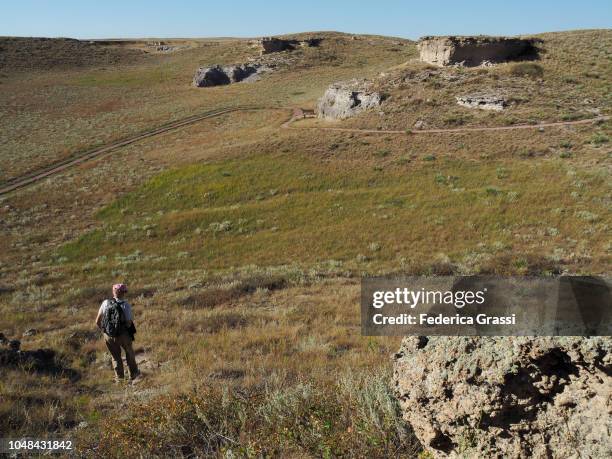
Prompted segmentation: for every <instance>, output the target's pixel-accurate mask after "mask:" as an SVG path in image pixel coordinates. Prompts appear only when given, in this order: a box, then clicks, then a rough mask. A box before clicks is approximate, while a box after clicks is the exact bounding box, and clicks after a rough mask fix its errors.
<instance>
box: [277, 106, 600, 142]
mask: <svg viewBox="0 0 612 459" xmlns="http://www.w3.org/2000/svg"><path fill="white" fill-rule="evenodd" d="M305 118H311V116H308V115H306V114H305V113H304V111H303V110H302V109H301V108H296V109H294V110H293V115H292V117H291V118H290V119H289V120H288V121H286V122H285V123H283V125H282V127H283V128H286V129H317V130H325V131H338V132H357V133H363V134H385V135H386V134H404V135H412V134H446V133H453V132H486V131H513V130H517V129H539V128H545V127H555V126H571V125H576V124H589V123H596V122H598V121H606V120H608V119H610V117H609V116H598V117H596V118H589V119H586V120H577V121H556V122H552V123H539V124H514V125H511V126H475V127H465V128H449V129H419V130H410V129H408V130H406V129H404V130H393V129H386V130H385V129H361V128H341V127H333V126H300V127H297V126H292V124H293V123H294V122H295V121H298V120H301V119H305Z"/></svg>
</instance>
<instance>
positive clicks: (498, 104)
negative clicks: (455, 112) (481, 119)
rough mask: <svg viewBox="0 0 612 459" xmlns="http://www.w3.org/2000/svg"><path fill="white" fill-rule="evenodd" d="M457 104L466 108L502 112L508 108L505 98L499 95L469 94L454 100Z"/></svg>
mask: <svg viewBox="0 0 612 459" xmlns="http://www.w3.org/2000/svg"><path fill="white" fill-rule="evenodd" d="M456 99H457V103H458V104H459V105H461V106H463V107H467V108H479V109H481V110H495V111H502V110H503V109H504V108H506V107H507V106H508V100H507V99H506V97H504V96H502V95H499V94H470V95H467V96H459V97H457V98H456Z"/></svg>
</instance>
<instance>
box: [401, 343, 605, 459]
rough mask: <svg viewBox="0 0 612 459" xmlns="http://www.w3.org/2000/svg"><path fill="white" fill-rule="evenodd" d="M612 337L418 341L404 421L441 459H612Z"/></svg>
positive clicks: (410, 360)
mask: <svg viewBox="0 0 612 459" xmlns="http://www.w3.org/2000/svg"><path fill="white" fill-rule="evenodd" d="M611 347H612V340H611V338H609V337H593V338H581V337H555V338H530V337H430V338H426V337H410V338H405V339H404V340H403V342H402V345H401V348H400V351H399V352H398V353H397V354H396V355H395V362H394V376H393V379H394V384H395V390H396V392H397V396H398V397H399V400H400V405H401V408H402V411H403V414H404V418H405V419H406V420H407V421H408V422H410V424H411V425H412V427H413V429H414V431H415V433H416V435H417V437H418V438H419V440H420V441H421V443H422V444H423V446H424V447H425V448H427V449H428V450H429V451H430V452H432V453H433V454H434V456H435V457H444V458H445V457H500V458H501V457H504V458H506V457H511V458H522V457H535V458H570V457H576V458H577V457H612V439H611V437H610V432H611V431H612V417H611V416H610V412H611V410H612V402H611V396H612V393H611V392H612V377H611V376H610V375H611V372H612V357H611V356H610V348H611Z"/></svg>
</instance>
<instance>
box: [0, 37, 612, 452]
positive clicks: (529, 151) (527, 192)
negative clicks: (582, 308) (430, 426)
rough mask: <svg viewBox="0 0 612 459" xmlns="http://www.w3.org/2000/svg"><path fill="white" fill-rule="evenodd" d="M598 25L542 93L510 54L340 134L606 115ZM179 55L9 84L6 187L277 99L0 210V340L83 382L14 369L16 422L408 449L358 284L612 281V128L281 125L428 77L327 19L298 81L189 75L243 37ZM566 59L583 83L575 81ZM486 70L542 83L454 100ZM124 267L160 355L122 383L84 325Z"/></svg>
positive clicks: (550, 72) (415, 92) (60, 428)
mask: <svg viewBox="0 0 612 459" xmlns="http://www.w3.org/2000/svg"><path fill="white" fill-rule="evenodd" d="M594 37H599V38H598V40H599V42H602V43H603V42H606V40H609V31H590V32H580V33H578V32H577V33H567V34H558V35H557V34H555V35H550V36H548V35H546V36H544V38H545V40H546V41H545V43H546V45H545V46H546V47H547V50H548V51H549V52H548V53H547V54H546V57H545V59H543V60H542V62H541V65H542V66H543V68H544V76H545V77H544V83H543V85H540V86H538V84H537V83H536V82H533V81H531V80H529V81H527V80H525V81H523V80H520V81H519V80H513V79H512V78H513V77H511V76H510V73H509V72H508V70H509V69H508V66H499V67H496V68H494V69H487V70H486V72H480V73H479V71H478V70H469V71H465V73H466V75H467V79H466V80H464V81H463V83H465V85H464V86H453V85H452V84H451V83H447V82H444V83H441V84H442V85H443V86H442V87H439V88H437V87H435V85H434V86H430V85H428V84H425V85H420V84H416V85H408V86H407V87H402V86H401V85H400V86H397V87H393V88H390V90H391V89H392V92H391V95H392V97H391V98H390V99H389V100H388V105H383V111H384V112H385V113H386V114H385V115H384V116H381V115H379V114H377V113H366V114H364V115H363V116H360V117H358V118H356V119H353V120H347V121H346V122H343V123H341V124H342V125H343V126H357V127H358V126H367V127H373V128H377V127H382V128H386V127H396V128H400V129H404V128H406V127H411V125H412V123H413V122H414V120H416V119H418V118H421V117H424V118H426V119H427V120H428V122H429V123H430V124H431V125H432V126H438V125H440V126H445V125H447V124H448V122H449V119H450V118H451V117H456V116H457V115H458V114H459V115H461V116H469V117H470V118H469V119H466V120H465V122H466V123H467V124H491V125H499V124H505V123H506V122H509V120H508V119H506V118H508V117H510V116H512V117H515V118H516V119H515V120H514V121H513V122H528V121H529V120H530V119H532V118H537V119H549V118H550V119H553V118H554V119H558V118H557V115H558V117H559V118H561V117H562V116H563V115H564V114H566V113H569V112H571V110H569V108H570V106H569V105H567V104H569V103H570V102H571V101H570V98H571V99H572V100H579V99H578V98H579V97H584V98H590V99H592V100H593V101H594V102H593V104H594V105H596V106H597V107H600V108H601V112H602V113H608V111H609V108H610V107H609V95H608V94H606V93H605V88H607V87H608V86H609V72H607V71H606V68H607V67H606V66H607V65H609V62H608V61H605V60H603V59H600V58H601V54H602V52H603V51H602V50H601V49H599V48H598V46H599V45H598V46H590V45H589V42H590V41H593V38H594ZM602 40H603V41H602ZM191 45H193V47H192V48H190V49H188V50H184V51H180V52H177V53H175V54H169V55H154V56H148V57H146V58H144V60H143V61H139V62H136V63H132V64H129V65H126V64H120V65H118V66H114V67H106V68H104V69H101V68H99V67H95V66H94V67H86V68H80V69H71V68H68V69H56V70H53V71H50V72H41V73H39V74H37V75H36V76H34V77H33V78H32V79H31V80H30V81H28V82H27V84H26V82H24V81H23V80H22V79H21V77H20V75H16V74H15V75H12V74H9V75H6V76H4V77H3V79H2V85H1V86H0V88H1V89H2V90H1V91H0V107H2V108H1V110H2V111H3V112H2V114H3V115H5V116H1V117H0V120H1V121H0V129H1V130H2V133H3V136H2V142H3V143H2V144H1V147H0V148H2V156H1V157H0V167H1V169H2V176H1V177H0V181H4V180H7V179H8V178H10V177H14V176H16V175H18V174H20V173H23V172H25V171H28V170H32V169H36V168H38V167H40V166H42V165H45V164H48V163H49V162H52V161H55V160H57V159H59V158H62V157H65V156H67V155H70V154H73V153H74V152H75V151H77V150H79V149H81V148H87V147H91V146H92V145H93V144H95V143H97V142H104V141H108V140H110V139H114V138H117V137H122V136H124V135H127V134H129V133H131V132H135V131H140V130H143V129H147V128H150V127H152V126H155V125H157V124H160V123H162V122H166V121H168V120H170V119H176V118H180V117H182V116H186V115H190V114H192V113H193V112H195V111H201V110H203V109H210V108H214V107H218V106H227V105H232V104H233V105H242V104H254V105H260V106H265V107H269V108H274V109H273V110H259V111H252V112H240V113H232V114H227V115H224V116H223V117H219V118H216V119H211V120H207V121H205V122H202V123H200V124H197V125H192V126H189V127H186V128H183V129H180V130H178V131H175V132H172V133H169V134H167V135H164V136H160V137H156V138H150V139H147V140H145V141H143V142H141V143H138V144H133V145H130V146H128V147H126V148H124V149H121V150H119V151H116V152H114V153H112V155H109V156H107V157H103V158H99V159H97V160H95V161H92V162H91V163H87V164H84V165H82V166H79V167H77V168H75V169H73V170H71V171H69V172H67V173H65V174H62V175H60V176H57V177H54V178H52V179H49V180H46V181H43V182H40V183H38V184H36V185H34V186H32V187H30V188H26V189H23V190H21V191H19V192H16V193H14V194H11V195H9V196H7V197H4V198H2V199H1V202H0V212H1V214H0V216H1V219H0V229H1V231H2V233H3V237H2V238H0V252H1V255H0V276H1V280H0V311H2V314H0V331H2V332H3V333H5V335H7V336H9V337H21V335H22V334H23V332H24V331H25V330H26V329H28V328H36V329H38V331H39V332H38V334H36V335H33V336H27V337H23V338H22V341H23V347H24V349H36V348H40V347H49V348H52V349H54V350H56V351H57V360H56V364H57V366H58V367H61V368H67V369H72V370H75V371H76V372H77V373H78V379H74V380H72V381H71V379H70V377H69V376H70V374H68V373H64V374H62V373H61V372H60V373H55V374H50V373H42V374H37V373H31V372H28V371H25V370H24V369H20V368H11V369H8V368H3V369H2V370H3V371H4V373H3V379H2V380H1V382H0V398H1V402H0V419H2V421H0V422H1V424H0V430H2V431H3V432H7V433H8V434H10V435H22V434H28V435H43V434H47V433H49V432H52V431H53V432H54V433H55V434H56V435H60V436H76V437H78V442H79V443H78V444H80V445H81V446H80V447H81V448H82V449H81V453H82V454H87V455H91V456H100V455H104V456H117V457H119V456H122V455H125V454H127V455H130V456H138V455H140V454H145V455H159V456H168V455H181V454H183V455H187V454H192V453H195V454H219V455H220V454H222V453H223V452H228V451H229V450H231V451H232V452H233V453H235V454H238V455H246V456H248V455H251V456H255V455H258V454H268V455H283V456H291V455H293V456H304V455H310V456H326V455H340V454H345V455H357V456H376V455H381V456H388V455H403V456H414V455H415V454H416V450H417V449H418V444H417V443H416V441H415V440H414V438H412V436H411V434H410V432H409V428H408V427H407V426H405V425H403V424H402V423H401V421H400V420H399V418H398V414H397V407H396V405H395V404H394V401H393V397H392V394H391V393H390V391H389V390H388V387H387V386H386V383H385V382H386V380H387V378H388V375H389V368H390V355H391V354H392V353H393V352H394V351H395V349H396V348H397V347H398V340H397V339H396V338H367V337H362V336H361V335H360V330H359V310H358V294H359V288H358V285H359V284H358V278H359V276H360V275H363V274H372V273H383V272H397V271H404V272H410V273H421V274H427V273H440V272H449V271H450V272H464V273H471V272H498V273H518V274H545V275H547V274H551V273H555V272H559V271H564V272H580V273H600V274H606V273H609V267H610V251H611V249H612V247H611V246H610V243H609V237H608V236H607V235H608V233H609V226H610V223H611V222H610V219H611V214H610V208H609V198H610V180H609V167H610V149H609V136H610V125H609V123H603V124H599V125H581V126H572V127H559V128H549V129H546V130H544V132H539V131H538V130H534V131H516V132H506V131H504V132H486V133H478V134H476V133H461V134H436V135H431V136H425V135H418V136H416V135H415V136H411V135H388V136H386V135H360V134H354V133H353V134H351V133H336V132H327V131H320V132H319V131H317V132H313V131H308V130H286V129H280V125H281V124H282V123H283V122H284V121H285V120H286V119H287V118H288V117H289V116H290V110H288V108H289V107H292V106H303V107H306V108H308V107H312V106H313V105H314V103H315V100H316V98H317V97H318V96H320V95H321V94H322V92H323V91H324V89H325V88H326V86H327V85H328V84H329V83H331V82H333V81H335V80H338V79H346V78H349V77H354V76H368V77H374V76H376V75H377V74H378V73H379V72H380V71H384V70H386V69H389V68H392V67H394V68H395V70H392V71H391V73H392V74H395V73H393V72H399V73H400V74H404V73H405V72H412V71H416V72H420V71H422V70H426V69H423V66H422V65H420V64H416V63H414V62H409V63H408V64H406V65H402V64H404V63H406V62H407V61H409V60H410V59H412V58H414V57H415V56H416V50H415V47H414V44H413V43H411V42H407V41H402V40H395V39H389V38H382V37H359V39H357V40H351V39H350V38H349V37H346V36H342V35H338V34H330V35H328V38H327V40H324V42H323V44H322V47H321V48H320V49H310V50H304V51H300V52H301V53H302V54H301V55H299V59H298V64H297V65H296V67H295V68H294V69H292V70H283V71H279V72H278V73H275V74H272V75H270V76H269V77H266V78H265V79H262V80H261V81H260V82H257V83H254V84H238V85H233V86H228V87H223V88H211V89H195V88H191V87H189V82H190V80H191V76H192V73H193V71H194V70H195V68H196V67H197V66H198V65H200V64H206V63H216V62H219V63H230V62H236V61H240V60H243V59H245V58H246V57H247V56H249V55H252V54H253V52H254V51H253V50H252V49H250V48H249V47H248V45H247V43H246V42H245V41H232V42H225V41H221V40H217V41H212V42H196V43H192V44H191ZM576 55H580V56H581V58H580V59H579V60H578V61H577V62H578V64H577V65H576V66H575V67H574V68H572V75H573V76H571V78H578V79H579V80H580V82H579V83H572V82H569V81H566V80H563V74H564V72H565V70H564V69H565V66H567V61H568V59H569V60H572V59H574V57H575V56H576ZM593 61H595V65H591V62H593ZM398 66H400V68H398ZM457 72H462V71H461V70H458V71H457ZM592 72H597V73H598V75H599V77H598V78H594V77H588V76H586V73H592ZM574 74H575V75H574ZM494 75H498V76H499V80H496V79H495V76H494ZM436 78H437V77H436ZM444 81H445V80H444ZM493 81H500V82H502V83H504V84H510V83H512V84H515V85H517V87H519V88H521V90H525V91H531V90H535V89H536V88H541V92H539V93H538V92H536V95H535V96H534V97H533V98H532V99H531V100H530V102H525V104H524V105H522V106H521V107H520V108H519V109H518V110H516V111H514V112H508V114H501V115H488V114H484V113H473V112H469V114H468V115H466V112H463V111H462V110H463V109H461V110H459V108H458V107H457V108H455V106H454V105H453V104H454V102H448V100H447V98H451V96H453V95H454V92H455V91H463V90H472V89H475V88H478V87H479V86H480V85H481V84H486V85H488V84H489V83H491V82H493ZM587 82H588V84H587ZM463 83H461V84H463ZM567 85H571V87H572V88H573V89H572V90H571V92H570V93H568V92H567V91H564V88H565V89H567V87H569V86H567ZM556 92H558V93H559V95H558V97H557V95H556ZM431 96H433V97H436V98H438V99H440V104H439V105H437V106H435V107H434V106H429V105H428V104H427V103H426V100H427V98H428V97H431ZM404 99H405V100H404ZM413 99H414V100H413ZM416 99H423V100H422V103H416V102H415V100H416ZM404 103H405V104H407V105H405V106H403V105H402V104H404ZM555 104H557V105H559V107H560V108H556V105H555ZM460 112H461V113H460ZM540 115H541V116H540ZM453 122H455V121H453ZM309 123H312V122H309ZM314 124H316V122H314ZM227 222H229V223H227ZM119 280H121V281H126V282H128V284H129V286H130V288H131V293H130V299H131V300H132V302H133V303H134V307H135V312H136V323H137V326H138V328H139V332H138V335H137V341H136V347H137V348H138V350H139V359H142V358H144V359H146V360H147V362H146V363H144V362H143V364H142V366H143V369H144V371H145V378H144V379H143V381H142V382H141V383H139V384H138V385H135V386H126V387H123V386H120V387H115V386H112V385H111V384H110V381H111V370H110V367H109V366H108V364H107V361H106V355H105V352H104V347H103V344H102V343H101V341H100V340H99V339H98V337H97V336H95V334H91V331H92V322H93V318H94V316H95V312H96V309H97V307H98V305H99V302H100V301H101V300H102V299H103V298H104V297H105V296H107V295H108V287H109V285H110V284H112V283H113V282H114V281H119ZM5 370H6V371H5ZM135 419H139V420H140V421H141V422H135V421H134V420H135ZM83 421H84V422H86V423H87V425H86V426H85V425H84V424H82V425H81V427H80V428H78V426H79V423H81V422H83ZM207 423H208V424H207ZM207 425H208V426H215V429H213V430H214V432H211V431H209V430H207V428H208V427H206V426H207ZM101 431H102V432H103V433H102V434H101V433H100V432H101ZM224 437H225V438H224ZM185 448H186V449H185Z"/></svg>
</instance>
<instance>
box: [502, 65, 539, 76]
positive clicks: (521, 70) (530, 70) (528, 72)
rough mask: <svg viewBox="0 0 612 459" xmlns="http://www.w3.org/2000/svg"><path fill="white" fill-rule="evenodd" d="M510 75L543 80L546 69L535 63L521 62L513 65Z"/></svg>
mask: <svg viewBox="0 0 612 459" xmlns="http://www.w3.org/2000/svg"><path fill="white" fill-rule="evenodd" d="M510 74H511V75H512V76H517V77H529V78H542V77H543V76H544V68H543V67H542V66H541V65H539V64H536V63H535V62H520V63H518V64H513V65H512V67H511V68H510Z"/></svg>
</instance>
